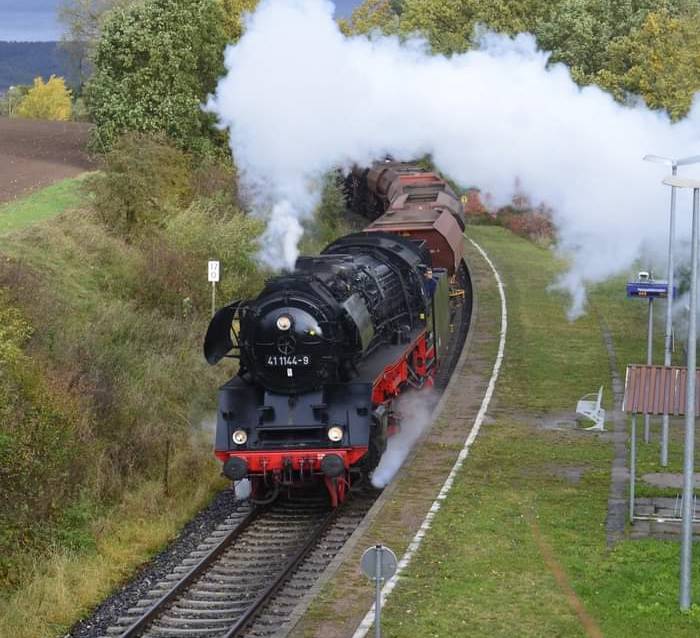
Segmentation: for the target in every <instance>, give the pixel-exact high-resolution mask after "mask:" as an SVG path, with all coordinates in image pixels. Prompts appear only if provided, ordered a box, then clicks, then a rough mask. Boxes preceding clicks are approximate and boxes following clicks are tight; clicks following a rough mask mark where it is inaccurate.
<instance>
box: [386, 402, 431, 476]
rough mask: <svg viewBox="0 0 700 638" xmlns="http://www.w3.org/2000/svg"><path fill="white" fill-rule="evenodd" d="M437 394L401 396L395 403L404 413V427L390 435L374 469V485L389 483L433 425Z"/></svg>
mask: <svg viewBox="0 0 700 638" xmlns="http://www.w3.org/2000/svg"><path fill="white" fill-rule="evenodd" d="M435 398H436V397H435V395H434V393H430V392H427V391H422V392H409V393H408V394H402V395H401V396H400V398H399V399H398V401H397V402H396V406H395V407H396V410H397V411H398V412H399V414H400V415H401V430H400V432H399V433H398V434H396V435H395V436H392V437H391V438H390V439H389V441H388V443H387V446H386V451H385V452H384V454H382V458H381V459H380V461H379V465H377V467H376V468H375V470H374V472H373V473H372V485H374V487H378V488H382V487H385V486H386V485H387V484H388V483H389V482H390V481H391V479H392V478H394V475H395V474H396V472H398V470H399V468H400V467H401V464H402V463H403V462H404V460H405V459H406V457H407V456H408V453H409V452H410V451H411V449H412V448H413V445H414V444H415V442H416V441H417V440H418V438H419V437H420V435H421V434H422V433H423V431H424V430H425V428H426V427H428V425H430V416H431V410H432V407H433V406H434V405H435Z"/></svg>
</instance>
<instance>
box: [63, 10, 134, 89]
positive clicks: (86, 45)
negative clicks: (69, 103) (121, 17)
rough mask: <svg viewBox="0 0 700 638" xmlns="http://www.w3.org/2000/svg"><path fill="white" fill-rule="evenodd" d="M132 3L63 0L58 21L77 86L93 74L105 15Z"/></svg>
mask: <svg viewBox="0 0 700 638" xmlns="http://www.w3.org/2000/svg"><path fill="white" fill-rule="evenodd" d="M134 1H135V0H63V2H62V3H61V5H60V6H59V8H58V20H59V22H60V23H61V24H63V26H64V27H65V29H66V30H65V33H64V34H63V37H62V38H61V46H62V47H63V49H64V50H65V51H66V53H67V54H68V59H69V61H70V64H71V66H72V67H73V71H74V73H75V76H76V77H77V78H78V83H79V85H80V86H82V85H83V84H84V83H85V82H86V81H87V79H88V78H89V77H90V74H91V73H92V57H93V55H94V53H95V47H96V46H97V42H98V40H99V39H100V34H101V32H102V25H103V23H104V21H105V18H106V16H107V15H108V14H109V12H110V11H111V10H112V9H114V8H115V7H117V6H118V7H127V6H128V5H129V4H133V3H134Z"/></svg>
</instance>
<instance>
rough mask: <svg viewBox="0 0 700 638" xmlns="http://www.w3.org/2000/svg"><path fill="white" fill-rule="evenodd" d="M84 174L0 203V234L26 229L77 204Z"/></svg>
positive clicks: (80, 195) (80, 196)
mask: <svg viewBox="0 0 700 638" xmlns="http://www.w3.org/2000/svg"><path fill="white" fill-rule="evenodd" d="M85 175H86V174H83V175H81V176H79V177H75V178H72V179H64V180H61V181H60V182H56V183H55V184H52V185H51V186H47V187H46V188H42V189H40V190H37V191H35V192H33V193H31V194H30V195H27V197H23V198H20V199H17V200H15V201H12V202H6V203H5V204H0V234H2V233H7V232H11V231H14V230H19V229H21V228H26V227H27V226H29V225H31V224H33V223H36V222H39V221H42V220H44V219H49V218H51V217H55V216H56V215H58V214H60V213H62V212H64V211H66V210H69V209H71V208H75V207H77V206H79V205H80V202H81V199H82V193H81V189H82V186H83V184H84V179H85Z"/></svg>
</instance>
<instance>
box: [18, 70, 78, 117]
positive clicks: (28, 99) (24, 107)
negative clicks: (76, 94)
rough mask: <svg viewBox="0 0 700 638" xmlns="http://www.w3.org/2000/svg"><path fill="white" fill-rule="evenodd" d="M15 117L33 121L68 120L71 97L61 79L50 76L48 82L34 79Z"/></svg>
mask: <svg viewBox="0 0 700 638" xmlns="http://www.w3.org/2000/svg"><path fill="white" fill-rule="evenodd" d="M17 115H18V116H19V117H26V118H29V119H33V120H69V119H70V116H71V97H70V91H69V90H68V88H66V83H65V81H64V80H63V78H59V77H56V76H55V75H52V76H51V77H50V78H49V80H48V82H44V80H43V79H42V78H35V79H34V85H33V86H32V88H31V89H29V91H28V92H27V95H25V96H24V98H23V99H22V101H21V102H20V104H19V107H18V108H17Z"/></svg>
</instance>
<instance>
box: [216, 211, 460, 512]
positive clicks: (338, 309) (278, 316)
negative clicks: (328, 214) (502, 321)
mask: <svg viewBox="0 0 700 638" xmlns="http://www.w3.org/2000/svg"><path fill="white" fill-rule="evenodd" d="M450 217H452V215H451V214H450ZM390 230H392V231H394V232H387V231H386V230H379V229H374V228H372V229H368V230H367V231H365V232H361V233H355V234H352V235H348V236H346V237H343V238H341V239H339V240H337V241H335V242H333V243H332V244H330V245H329V246H328V247H327V248H326V249H325V250H324V251H323V252H322V254H321V255H320V256H318V257H300V258H299V259H298V261H297V263H296V267H295V270H294V271H293V272H290V273H285V274H282V275H280V276H277V277H274V278H272V279H271V280H269V281H268V282H267V284H266V286H265V288H264V289H263V291H262V292H261V293H260V295H258V297H257V298H256V299H252V300H248V301H236V302H233V303H232V304H230V305H228V306H226V307H224V308H222V309H221V310H219V311H218V312H217V313H216V315H215V316H214V317H213V319H212V321H211V323H210V326H209V329H208V331H207V335H206V338H205V344H204V351H205V357H206V359H207V361H208V362H209V363H210V364H215V363H217V362H218V361H220V360H221V359H222V358H223V357H225V356H229V357H234V358H237V359H238V360H239V370H238V374H237V376H235V377H234V378H232V379H231V380H230V381H228V382H227V383H226V384H225V385H224V386H222V387H221V389H220V392H219V410H218V418H217V430H216V444H215V453H216V455H217V457H218V458H219V459H220V460H221V461H223V463H224V468H223V469H224V473H225V474H226V476H228V477H229V478H230V479H232V480H239V479H242V478H249V479H251V481H252V487H253V498H255V499H257V500H259V501H264V500H269V499H271V498H274V497H275V496H276V495H277V492H278V490H279V488H280V486H282V485H295V484H298V483H301V482H305V481H309V480H316V479H318V478H323V480H325V482H326V485H327V487H328V490H329V493H330V496H331V501H332V503H333V504H334V505H336V504H338V503H339V502H342V500H343V499H344V498H345V495H346V492H347V488H348V487H349V485H350V483H351V481H352V480H354V478H353V474H354V473H355V472H357V473H364V474H367V473H369V472H371V470H372V469H373V468H374V467H375V466H376V464H377V462H378V460H379V457H380V456H381V454H382V452H383V451H384V449H385V446H386V441H387V438H388V437H389V436H390V435H391V433H392V431H393V429H394V428H395V426H396V423H394V422H393V412H392V409H391V405H392V401H393V400H394V398H395V397H396V396H397V395H398V394H399V393H400V392H401V391H403V390H404V389H405V388H407V387H414V388H421V387H423V386H425V385H431V384H432V382H433V378H434V375H435V372H436V370H437V369H438V367H439V365H440V364H441V363H442V361H443V359H444V358H445V357H446V356H447V354H448V353H447V349H448V343H449V333H450V321H451V309H450V292H451V290H452V291H454V289H455V285H456V282H457V279H456V277H455V274H456V273H455V272H454V271H453V272H450V268H449V267H448V268H438V267H435V268H432V265H433V261H434V260H433V255H432V254H431V248H430V243H429V242H428V241H427V239H426V238H421V237H417V236H416V234H415V233H411V232H410V229H408V230H407V229H404V232H396V230H394V229H393V228H392V229H390ZM460 236H461V233H460ZM459 259H460V260H461V254H460V255H459ZM426 270H432V280H433V282H432V283H430V284H429V285H427V284H426V277H425V275H426Z"/></svg>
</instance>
